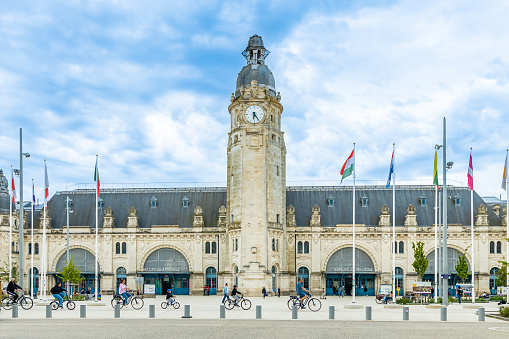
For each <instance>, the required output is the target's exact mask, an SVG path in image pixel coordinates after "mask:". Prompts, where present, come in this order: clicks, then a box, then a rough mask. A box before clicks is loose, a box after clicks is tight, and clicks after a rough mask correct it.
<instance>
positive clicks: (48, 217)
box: [39, 207, 51, 229]
mask: <svg viewBox="0 0 509 339" xmlns="http://www.w3.org/2000/svg"><path fill="white" fill-rule="evenodd" d="M41 212H42V213H41V216H40V217H39V228H40V229H42V228H43V225H44V215H45V214H46V229H50V228H51V217H50V216H49V208H47V207H46V209H44V208H43V209H42V211H41Z"/></svg>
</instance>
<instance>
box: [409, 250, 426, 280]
mask: <svg viewBox="0 0 509 339" xmlns="http://www.w3.org/2000/svg"><path fill="white" fill-rule="evenodd" d="M423 247H424V243H423V242H422V241H418V242H417V244H416V243H412V249H413V250H414V259H415V260H414V262H413V264H412V266H413V267H414V270H415V273H417V275H418V276H419V279H420V280H422V277H424V274H425V273H426V270H427V269H428V258H426V256H425V255H424V248H423Z"/></svg>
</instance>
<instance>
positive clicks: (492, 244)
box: [490, 241, 495, 254]
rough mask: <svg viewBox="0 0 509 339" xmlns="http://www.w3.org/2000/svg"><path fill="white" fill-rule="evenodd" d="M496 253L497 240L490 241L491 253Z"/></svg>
mask: <svg viewBox="0 0 509 339" xmlns="http://www.w3.org/2000/svg"><path fill="white" fill-rule="evenodd" d="M493 253H495V242H494V241H490V254H493Z"/></svg>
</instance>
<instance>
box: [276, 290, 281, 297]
mask: <svg viewBox="0 0 509 339" xmlns="http://www.w3.org/2000/svg"><path fill="white" fill-rule="evenodd" d="M277 297H278V298H281V289H280V288H279V287H278V288H277Z"/></svg>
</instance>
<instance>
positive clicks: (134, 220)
mask: <svg viewBox="0 0 509 339" xmlns="http://www.w3.org/2000/svg"><path fill="white" fill-rule="evenodd" d="M137 214H138V211H136V208H134V206H132V207H131V208H130V209H129V216H128V217H127V227H128V228H134V227H138V226H139V223H138V216H137Z"/></svg>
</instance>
